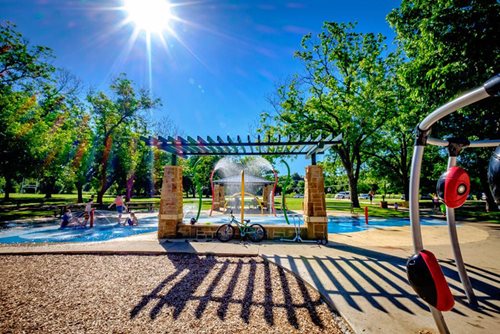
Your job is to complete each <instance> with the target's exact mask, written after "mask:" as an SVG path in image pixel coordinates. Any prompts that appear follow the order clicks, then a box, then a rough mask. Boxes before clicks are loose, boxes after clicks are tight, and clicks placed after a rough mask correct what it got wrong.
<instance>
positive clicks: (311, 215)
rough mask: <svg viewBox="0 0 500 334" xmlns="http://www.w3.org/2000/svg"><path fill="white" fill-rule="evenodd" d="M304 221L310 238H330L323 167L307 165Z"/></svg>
mask: <svg viewBox="0 0 500 334" xmlns="http://www.w3.org/2000/svg"><path fill="white" fill-rule="evenodd" d="M304 223H305V226H307V238H308V239H320V238H328V233H327V224H328V218H327V216H326V202H325V179H324V177H323V168H322V167H321V166H317V165H312V166H307V167H306V177H305V193H304Z"/></svg>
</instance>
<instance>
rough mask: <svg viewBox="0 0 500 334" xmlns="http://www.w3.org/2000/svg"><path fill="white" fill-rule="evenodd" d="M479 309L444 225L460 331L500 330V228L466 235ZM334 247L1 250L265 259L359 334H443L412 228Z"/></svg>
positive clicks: (118, 244) (454, 322)
mask: <svg viewBox="0 0 500 334" xmlns="http://www.w3.org/2000/svg"><path fill="white" fill-rule="evenodd" d="M458 231H459V238H460V240H461V241H463V242H464V243H462V252H463V257H464V260H465V262H466V264H467V269H468V273H469V275H470V278H471V281H472V285H473V287H474V292H475V293H476V295H477V297H478V299H479V305H480V307H479V309H476V310H473V309H471V308H469V307H468V304H467V301H466V298H465V296H464V292H463V290H462V287H461V283H460V280H459V278H458V274H457V272H456V270H455V267H454V265H453V260H452V259H453V256H452V253H451V248H450V246H449V241H448V237H447V230H446V227H444V226H439V227H423V233H424V243H425V245H426V247H427V248H428V249H429V250H431V251H433V252H434V253H435V254H436V256H437V257H438V258H439V259H440V260H441V264H442V267H443V271H444V273H445V275H446V278H447V281H448V283H449V285H450V287H451V290H452V293H453V295H454V296H455V301H456V305H455V308H454V309H453V310H452V311H451V312H447V313H445V315H444V316H445V319H446V321H447V324H448V326H449V328H450V330H451V332H452V333H496V332H499V331H500V316H499V311H500V300H499V299H500V298H499V297H500V262H499V261H498V260H497V254H498V251H499V249H500V244H499V241H500V228H499V226H498V225H488V224H464V225H462V226H461V227H460V228H459V229H458ZM330 240H332V241H331V242H330V243H329V245H328V246H326V247H325V246H318V245H316V244H292V243H281V242H265V243H262V244H252V243H240V242H230V243H219V242H216V241H211V242H209V241H199V242H194V241H187V242H186V240H175V241H165V240H164V241H161V242H158V240H156V234H154V233H150V234H144V235H138V236H134V237H130V238H126V239H122V240H111V241H108V242H100V243H85V244H54V245H40V246H37V245H35V246H19V247H0V254H8V253H10V254H13V253H17V254H18V253H23V254H39V253H95V252H97V253H112V254H116V253H126V254H130V253H134V254H164V253H170V252H172V253H173V252H182V253H197V254H217V255H231V256H248V255H252V256H257V255H260V256H263V257H264V258H266V259H268V260H269V261H272V262H274V263H276V264H278V265H280V266H282V267H284V268H287V269H288V270H290V271H292V272H293V273H295V274H296V275H298V276H300V277H301V278H302V279H304V280H305V281H306V282H308V283H309V284H311V285H312V286H314V287H315V288H316V289H317V290H318V291H320V292H321V293H322V294H323V295H324V296H325V298H326V299H327V300H328V301H329V303H330V304H331V305H333V306H334V307H335V308H336V309H337V310H338V311H339V312H340V314H341V315H342V316H343V317H344V318H345V319H346V321H347V322H348V323H349V324H350V325H351V327H352V328H353V330H354V331H355V332H356V333H381V332H383V333H419V332H422V331H425V330H428V331H430V332H437V330H436V329H435V328H436V327H435V325H434V321H433V319H432V316H431V314H430V313H429V311H428V308H427V306H426V304H425V303H424V302H423V301H422V300H421V299H420V298H418V297H417V296H416V295H415V293H414V292H413V290H411V288H410V286H409V285H408V283H407V279H406V271H405V263H406V259H407V258H408V256H409V255H410V254H411V252H412V247H411V245H410V240H411V239H410V231H409V228H408V227H395V228H390V229H384V230H370V231H366V232H359V233H351V234H335V235H330Z"/></svg>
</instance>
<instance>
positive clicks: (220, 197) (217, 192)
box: [213, 184, 225, 211]
mask: <svg viewBox="0 0 500 334" xmlns="http://www.w3.org/2000/svg"><path fill="white" fill-rule="evenodd" d="M213 196H214V198H213V200H214V210H217V211H218V210H220V208H221V207H224V204H225V199H224V186H223V185H220V184H215V185H214V195H213Z"/></svg>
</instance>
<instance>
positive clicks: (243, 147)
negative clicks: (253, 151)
mask: <svg viewBox="0 0 500 334" xmlns="http://www.w3.org/2000/svg"><path fill="white" fill-rule="evenodd" d="M236 140H237V141H238V143H239V144H240V146H241V150H242V151H243V153H246V152H247V150H245V146H244V145H241V144H243V143H242V141H241V137H240V136H239V135H238V136H236Z"/></svg>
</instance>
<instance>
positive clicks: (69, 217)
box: [61, 209, 87, 228]
mask: <svg viewBox="0 0 500 334" xmlns="http://www.w3.org/2000/svg"><path fill="white" fill-rule="evenodd" d="M86 224H87V222H86V221H83V222H80V220H79V219H78V218H77V217H73V214H72V213H71V210H70V209H66V211H65V212H64V214H63V216H62V221H61V228H65V227H68V226H85V225H86Z"/></svg>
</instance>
